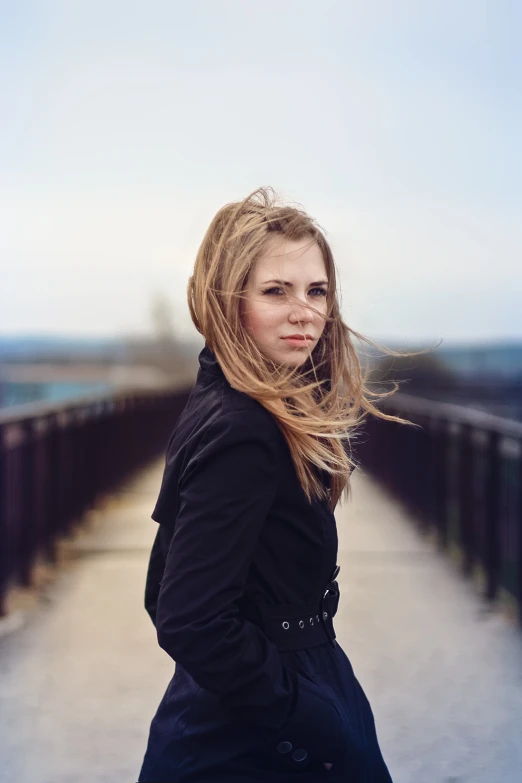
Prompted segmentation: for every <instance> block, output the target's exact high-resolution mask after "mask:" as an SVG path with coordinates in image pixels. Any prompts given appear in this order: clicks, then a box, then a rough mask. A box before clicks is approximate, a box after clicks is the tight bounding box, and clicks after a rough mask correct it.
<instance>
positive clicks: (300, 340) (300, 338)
mask: <svg viewBox="0 0 522 783" xmlns="http://www.w3.org/2000/svg"><path fill="white" fill-rule="evenodd" d="M281 339H282V340H284V341H285V342H286V343H288V344H289V345H295V346H297V347H298V348H304V347H305V346H307V345H311V343H313V342H314V339H313V337H311V335H309V334H306V335H300V334H299V335H297V334H291V335H290V336H289V337H282V338H281Z"/></svg>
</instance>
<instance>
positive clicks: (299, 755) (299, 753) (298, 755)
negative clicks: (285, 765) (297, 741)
mask: <svg viewBox="0 0 522 783" xmlns="http://www.w3.org/2000/svg"><path fill="white" fill-rule="evenodd" d="M307 756H308V753H307V752H306V750H304V748H297V750H294V752H293V753H292V758H293V760H294V761H304V760H305V759H306V757H307Z"/></svg>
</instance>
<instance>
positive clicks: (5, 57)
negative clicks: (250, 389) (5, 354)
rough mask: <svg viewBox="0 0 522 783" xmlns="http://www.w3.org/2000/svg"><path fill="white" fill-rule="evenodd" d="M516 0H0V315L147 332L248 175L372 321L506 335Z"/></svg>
mask: <svg viewBox="0 0 522 783" xmlns="http://www.w3.org/2000/svg"><path fill="white" fill-rule="evenodd" d="M521 30H522V4H521V3H519V2H518V1H517V0H494V1H493V0H491V1H490V2H483V1H481V0H415V2H414V1H413V0H411V2H403V1H402V0H379V1H376V0H343V1H341V2H337V1H336V2H333V1H329V0H322V1H321V2H320V1H319V0H316V1H315V2H309V1H308V0H263V2H262V3H254V2H252V1H251V0H190V1H189V2H186V0H184V1H183V2H177V0H165V2H157V1H156V0H141V2H129V0H122V1H120V0H101V1H100V0H62V2H57V1H54V0H35V2H30V1H29V0H17V2H15V3H14V2H6V1H5V0H4V1H3V2H2V0H0V64H1V74H2V89H1V91H0V107H1V114H2V123H1V126H0V145H1V146H0V169H1V171H0V174H1V176H0V205H1V224H0V263H1V264H2V275H1V284H0V285H1V287H0V334H1V335H11V334H24V335H28V334H36V335H42V334H50V335H51V334H52V335H56V334H62V335H74V336H82V335H85V336H100V335H107V336H115V335H122V334H136V333H140V332H148V331H150V330H151V316H150V309H151V300H152V299H153V297H154V295H155V293H156V292H162V293H163V294H164V295H165V296H167V297H168V298H169V300H170V301H171V302H172V306H173V308H175V312H176V325H177V328H178V331H179V334H180V335H193V334H194V328H193V327H192V325H191V323H190V319H189V315H188V309H187V306H186V293H185V292H186V282H187V278H188V276H189V274H190V271H191V267H192V264H193V261H194V257H195V254H196V251H197V248H198V245H199V243H200V241H201V239H202V238H203V234H204V232H205V230H206V228H207V226H208V224H209V222H210V220H211V219H212V217H213V215H214V214H215V212H216V211H217V210H218V209H219V208H220V207H221V206H222V205H223V204H224V203H226V202H228V201H232V200H236V199H239V198H242V197H244V196H246V195H247V194H248V193H249V192H250V191H252V190H253V189H254V188H256V187H257V186H260V185H271V186H273V187H274V188H275V189H276V190H277V191H278V193H279V194H280V195H282V196H283V197H285V198H287V199H290V200H292V201H294V202H298V203H299V204H301V205H302V206H303V207H304V208H305V209H306V210H308V211H309V212H310V213H311V214H312V215H313V216H314V217H315V218H316V219H317V220H318V221H319V223H320V224H321V225H322V226H323V227H324V229H325V230H326V232H327V237H328V239H329V241H330V242H331V244H332V246H333V250H334V254H335V257H336V262H337V266H338V269H339V272H340V277H341V285H342V295H343V296H342V298H343V311H344V316H345V318H346V320H347V321H348V323H349V324H351V325H352V326H353V327H354V328H355V329H357V330H359V331H362V332H363V333H366V334H368V335H369V336H370V337H373V338H374V339H390V340H405V341H408V342H413V343H416V342H418V341H426V340H428V341H438V340H439V339H441V338H442V339H443V340H445V341H448V342H449V341H452V340H467V339H469V340H480V339H484V338H485V339H487V338H502V337H505V338H510V337H520V338H522V305H521V303H522V252H521V250H522V229H521V224H522V220H521V204H522V186H521V181H522V154H521V142H520V139H522V100H521V97H520V96H521V93H522V91H521V83H522V54H521V51H522V47H521V45H520V35H521Z"/></svg>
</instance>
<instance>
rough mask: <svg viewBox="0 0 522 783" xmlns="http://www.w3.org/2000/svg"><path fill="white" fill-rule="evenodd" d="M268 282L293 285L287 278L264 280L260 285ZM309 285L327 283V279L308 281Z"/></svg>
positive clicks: (290, 286)
mask: <svg viewBox="0 0 522 783" xmlns="http://www.w3.org/2000/svg"><path fill="white" fill-rule="evenodd" d="M268 283H277V284H278V285H286V286H288V287H289V288H292V287H293V283H289V282H288V281H287V280H265V282H264V283H261V285H268ZM309 285H311V286H314V285H328V280H316V281H315V283H309Z"/></svg>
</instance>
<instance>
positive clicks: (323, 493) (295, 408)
mask: <svg viewBox="0 0 522 783" xmlns="http://www.w3.org/2000/svg"><path fill="white" fill-rule="evenodd" d="M307 237H310V241H311V242H317V244H318V246H319V248H320V249H321V251H322V255H323V259H324V264H325V267H326V273H327V276H328V290H327V315H326V318H325V326H324V330H323V333H322V336H321V338H320V340H319V342H318V344H317V346H316V348H315V350H314V352H313V355H310V356H309V357H308V360H307V361H306V362H305V364H304V365H303V366H302V367H301V368H294V369H291V368H283V367H280V366H277V365H276V364H274V362H272V361H271V360H270V359H268V358H267V357H266V356H264V355H263V354H262V353H261V351H260V349H259V348H258V346H257V345H256V343H255V342H254V341H253V339H252V337H251V336H250V335H249V333H248V331H247V330H246V328H245V326H244V323H243V320H242V304H241V303H242V300H243V299H244V298H245V295H246V288H247V285H248V280H249V274H250V271H251V270H252V268H253V265H254V263H255V261H256V259H257V258H258V257H259V256H260V255H261V254H262V253H263V252H264V251H265V250H266V248H267V246H268V245H269V243H270V242H271V241H272V240H274V239H275V238H281V239H283V240H285V239H288V240H301V239H303V238H307ZM336 279H337V276H336V271H335V263H334V258H333V254H332V251H331V248H330V246H329V244H328V242H327V241H326V239H325V236H324V233H323V231H322V229H321V228H320V226H319V225H318V224H317V222H316V221H315V219H314V218H312V217H310V216H309V215H308V214H307V213H306V212H305V211H304V210H302V209H301V208H300V207H298V206H289V205H285V204H283V203H280V202H279V201H278V199H277V197H276V195H275V193H274V191H273V189H272V188H265V187H262V188H258V189H256V190H254V191H253V192H252V193H251V194H250V195H248V196H247V197H246V198H245V199H244V200H243V201H239V202H233V203H230V204H226V205H225V206H224V207H222V208H221V209H220V210H219V211H218V213H217V214H216V215H215V217H214V218H213V220H212V222H211V223H210V226H209V227H208V229H207V232H206V234H205V237H204V239H203V241H202V243H201V245H200V247H199V250H198V254H197V257H196V261H195V265H194V271H193V274H192V276H191V277H190V279H189V284H188V302H189V308H190V313H191V317H192V320H193V322H194V324H195V326H196V329H197V330H198V331H199V332H200V333H201V334H202V335H203V337H204V338H205V341H206V343H207V345H208V347H209V348H210V349H211V350H212V351H213V352H214V353H215V355H216V358H217V360H218V362H219V364H220V366H221V368H222V370H223V373H224V375H225V377H226V378H227V380H228V382H229V383H230V385H231V386H232V387H233V388H235V389H237V390H239V391H241V392H244V393H246V394H248V395H250V396H251V397H253V398H254V399H255V400H257V401H258V402H259V403H260V404H261V405H263V406H264V407H265V408H266V409H267V410H268V411H269V412H270V413H271V414H272V415H273V417H274V418H275V420H276V422H277V424H278V426H279V428H280V429H281V431H282V433H283V435H284V437H285V438H286V441H287V443H288V447H289V449H290V453H291V455H292V459H293V462H294V465H295V470H296V473H297V476H298V479H299V481H300V484H301V486H302V488H303V491H304V492H305V494H306V497H307V498H308V500H309V501H311V500H312V499H313V498H319V499H324V498H325V497H327V495H328V494H329V504H330V507H331V508H332V509H333V508H335V505H336V504H337V502H338V500H339V499H340V497H341V495H342V493H343V491H346V497H349V495H350V472H351V469H352V468H353V467H355V466H356V464H357V463H356V462H355V461H354V459H353V456H352V454H351V448H350V444H351V443H353V442H354V440H355V434H356V430H357V429H358V427H359V425H360V424H361V423H362V421H363V420H364V418H365V416H366V414H368V413H371V414H373V415H374V416H377V417H378V418H381V419H386V420H387V421H396V422H400V423H403V424H411V422H408V421H406V420H404V419H401V418H399V417H396V416H390V415H387V414H385V413H383V412H382V411H380V410H379V409H378V408H377V407H375V405H373V404H372V402H371V400H370V399H369V398H370V396H372V397H379V398H380V397H388V396H389V395H391V394H393V393H394V392H395V391H397V389H398V388H399V386H398V384H397V383H396V382H394V383H393V388H392V389H391V390H390V391H385V392H380V393H379V392H376V391H370V389H369V388H367V385H366V383H367V380H368V368H367V369H366V371H365V372H364V373H363V370H362V367H361V363H360V361H359V357H358V354H357V351H356V349H355V346H354V344H353V342H352V335H353V336H354V337H355V338H357V339H358V340H360V341H363V342H366V343H368V344H370V345H372V346H373V347H374V348H377V349H378V350H382V351H384V353H386V354H388V355H393V356H403V355H408V356H411V355H416V353H415V354H413V353H408V354H406V353H405V352H401V351H394V350H392V349H389V348H385V347H383V346H379V345H377V344H376V343H374V342H373V341H372V340H370V339H369V338H367V337H364V336H363V335H361V334H360V333H359V332H356V331H354V330H353V329H351V328H350V327H349V326H347V325H346V324H345V323H344V322H343V320H342V317H341V312H340V307H339V301H338V292H337V283H336ZM423 352H424V351H421V352H420V353H423ZM412 426H416V425H412ZM320 471H326V472H327V473H329V474H330V477H331V478H330V492H329V493H327V490H326V489H325V486H324V481H323V480H322V479H321V475H320Z"/></svg>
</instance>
